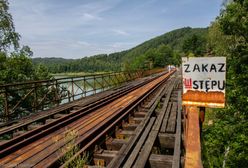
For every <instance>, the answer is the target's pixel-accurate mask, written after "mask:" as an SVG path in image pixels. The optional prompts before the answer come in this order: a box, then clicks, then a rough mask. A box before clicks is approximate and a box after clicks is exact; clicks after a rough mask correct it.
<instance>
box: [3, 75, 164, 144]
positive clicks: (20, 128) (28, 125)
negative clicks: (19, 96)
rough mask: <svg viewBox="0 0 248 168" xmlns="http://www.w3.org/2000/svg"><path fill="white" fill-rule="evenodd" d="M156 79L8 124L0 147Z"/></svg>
mask: <svg viewBox="0 0 248 168" xmlns="http://www.w3.org/2000/svg"><path fill="white" fill-rule="evenodd" d="M157 77H159V75H158V76H156V77H155V78H157ZM155 78H152V79H151V78H146V79H145V80H140V81H134V82H131V83H130V84H129V85H127V86H122V87H120V88H116V89H114V90H112V91H110V93H109V94H103V96H101V95H100V96H99V98H94V96H92V97H93V99H92V100H90V101H87V102H86V103H84V102H82V101H80V100H78V101H75V103H69V104H66V105H62V106H61V107H58V108H55V109H52V110H48V112H46V113H44V112H43V113H40V114H36V115H34V116H31V117H29V118H28V119H24V120H21V121H19V123H17V124H14V125H10V126H8V125H7V124H6V125H4V126H2V128H1V129H0V145H1V144H3V143H4V142H6V139H12V138H14V137H17V136H19V135H21V134H24V133H27V132H28V131H30V130H33V129H35V128H38V127H41V126H43V125H45V124H48V123H50V122H53V121H55V120H56V119H57V120H58V119H59V118H61V117H63V116H66V115H68V114H69V113H73V112H76V110H77V111H80V110H84V109H87V108H88V109H89V108H91V107H94V106H95V105H98V106H99V105H100V104H101V103H102V105H104V103H108V102H111V101H112V100H114V99H115V98H118V97H119V96H122V95H124V94H126V93H128V92H130V91H132V90H134V89H136V88H138V87H141V86H143V85H145V84H146V83H148V82H150V81H151V80H153V79H155ZM88 99H90V98H88ZM3 139H5V140H3Z"/></svg>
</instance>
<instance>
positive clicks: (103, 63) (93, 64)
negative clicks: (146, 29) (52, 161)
mask: <svg viewBox="0 0 248 168" xmlns="http://www.w3.org/2000/svg"><path fill="white" fill-rule="evenodd" d="M193 35H197V36H201V37H203V38H205V37H206V36H207V28H190V27H185V28H181V29H176V30H173V31H171V32H168V33H165V34H163V35H161V36H158V37H155V38H153V39H151V40H148V41H146V42H144V43H142V44H140V45H138V46H136V47H134V48H132V49H129V50H126V51H122V52H116V53H112V54H109V55H107V54H100V55H95V56H91V57H84V58H81V59H74V60H73V59H63V58H34V59H33V62H34V64H36V65H37V64H44V65H46V66H47V67H48V69H49V71H50V72H53V73H59V72H82V71H83V72H95V71H120V70H122V69H123V66H124V64H125V63H127V64H130V65H132V64H133V62H137V61H139V62H140V60H142V59H143V61H145V60H146V59H147V57H144V56H143V55H144V54H146V53H147V52H148V51H149V50H150V51H151V52H152V51H155V50H156V49H158V48H159V46H161V45H166V46H168V47H169V48H171V49H172V50H173V51H177V52H178V53H182V52H183V44H184V41H185V40H186V39H188V38H190V37H192V36H193ZM165 53H168V52H165ZM154 54H155V53H154ZM160 54H162V53H160ZM155 55H156V54H155ZM142 56H143V57H142ZM148 57H149V56H148ZM163 57H164V55H163ZM165 57H166V55H165ZM166 61H168V59H167V60H166ZM168 63H169V62H168ZM159 65H160V64H158V66H159ZM134 68H139V66H134Z"/></svg>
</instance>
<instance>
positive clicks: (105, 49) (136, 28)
mask: <svg viewBox="0 0 248 168" xmlns="http://www.w3.org/2000/svg"><path fill="white" fill-rule="evenodd" d="M9 3H10V4H9V6H10V13H11V14H12V16H13V20H14V24H15V28H16V31H17V32H18V33H19V34H20V35H21V44H22V45H28V46H30V48H31V49H32V51H33V52H34V56H33V57H63V58H73V59H75V58H82V57H85V56H92V55H95V54H103V53H106V54H109V53H113V52H118V51H122V50H126V49H130V48H132V47H135V46H136V45H138V44H141V43H142V42H144V41H146V40H149V39H151V38H154V37H155V36H158V35H161V34H164V33H166V32H168V31H171V30H173V29H178V28H182V27H187V26H190V27H207V26H209V24H210V22H211V21H214V19H215V18H216V16H218V15H219V12H220V8H221V5H222V0H9Z"/></svg>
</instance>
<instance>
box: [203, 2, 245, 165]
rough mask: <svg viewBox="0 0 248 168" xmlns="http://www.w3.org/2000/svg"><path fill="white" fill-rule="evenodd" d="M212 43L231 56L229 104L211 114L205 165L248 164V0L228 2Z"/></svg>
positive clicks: (216, 50) (212, 34)
mask: <svg viewBox="0 0 248 168" xmlns="http://www.w3.org/2000/svg"><path fill="white" fill-rule="evenodd" d="M209 46H210V49H212V51H213V53H214V54H222V55H223V56H226V58H227V93H226V97H227V107H226V108H225V109H223V110H215V111H214V112H213V113H212V114H211V115H212V119H213V121H214V124H213V125H211V126H206V127H205V129H204V133H203V135H204V136H203V139H204V140H203V157H204V160H203V161H204V166H205V167H224V165H225V167H233V168H236V167H239V168H245V167H247V165H248V155H247V153H248V124H247V123H248V114H247V111H248V94H247V90H248V80H247V79H248V66H247V62H248V0H233V1H231V2H229V3H227V4H226V6H225V8H224V9H222V11H221V14H220V16H219V17H218V18H217V20H216V21H215V23H213V24H212V26H211V27H210V32H209Z"/></svg>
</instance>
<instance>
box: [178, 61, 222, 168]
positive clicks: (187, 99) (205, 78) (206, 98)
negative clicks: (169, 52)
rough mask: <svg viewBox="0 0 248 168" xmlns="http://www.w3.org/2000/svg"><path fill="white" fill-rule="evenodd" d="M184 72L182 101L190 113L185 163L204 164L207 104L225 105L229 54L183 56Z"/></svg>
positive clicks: (186, 133)
mask: <svg viewBox="0 0 248 168" xmlns="http://www.w3.org/2000/svg"><path fill="white" fill-rule="evenodd" d="M182 75H183V95H182V104H183V105H184V106H185V108H184V109H185V111H186V116H187V119H186V125H185V147H186V158H185V167H186V168H192V167H193V168H194V167H195V168H198V167H202V163H201V144H200V130H201V125H202V122H203V121H204V115H205V107H210V108H224V107H225V87H226V85H225V80H226V58H225V57H183V58H182ZM198 107H200V113H199V108H198ZM199 124H200V126H199Z"/></svg>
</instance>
